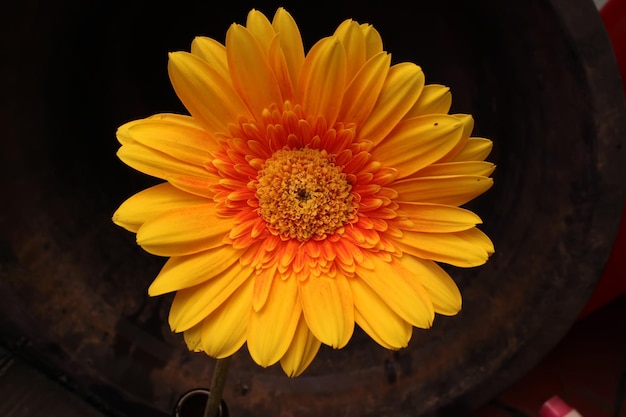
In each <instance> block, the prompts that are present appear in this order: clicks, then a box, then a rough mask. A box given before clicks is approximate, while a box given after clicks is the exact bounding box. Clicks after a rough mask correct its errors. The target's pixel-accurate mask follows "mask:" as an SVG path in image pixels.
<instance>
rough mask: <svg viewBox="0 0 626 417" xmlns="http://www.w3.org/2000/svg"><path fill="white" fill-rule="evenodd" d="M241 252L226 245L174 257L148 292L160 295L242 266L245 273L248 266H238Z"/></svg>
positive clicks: (166, 264)
mask: <svg viewBox="0 0 626 417" xmlns="http://www.w3.org/2000/svg"><path fill="white" fill-rule="evenodd" d="M240 255H241V251H240V250H236V249H233V247H232V246H231V245H224V246H220V247H218V248H215V249H211V250H207V251H205V252H201V253H195V254H193V255H188V256H176V257H173V258H170V259H169V260H168V261H167V262H166V263H165V265H164V266H163V268H162V269H161V272H159V275H157V277H156V278H155V279H154V281H153V282H152V284H151V285H150V287H149V288H148V294H150V295H151V296H156V295H161V294H166V293H168V292H172V291H178V290H181V289H183V288H190V287H193V286H195V285H198V284H202V283H203V282H205V281H207V280H210V279H212V278H214V277H216V276H219V275H220V274H222V273H228V274H230V273H235V272H237V271H240V270H241V273H242V274H243V273H244V272H246V271H247V270H245V269H241V267H238V266H237V264H238V263H239V262H238V257H239V256H240ZM225 271H226V272H225Z"/></svg>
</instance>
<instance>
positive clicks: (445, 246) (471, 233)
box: [398, 227, 494, 268]
mask: <svg viewBox="0 0 626 417" xmlns="http://www.w3.org/2000/svg"><path fill="white" fill-rule="evenodd" d="M398 247H399V248H400V249H401V250H402V251H404V252H406V253H409V254H411V255H413V256H416V257H418V258H422V259H430V260H433V261H437V262H443V263H447V264H450V265H454V266H459V267H463V268H469V267H473V266H479V265H482V264H484V263H485V262H487V259H488V258H489V255H491V254H492V253H493V251H494V250H493V243H491V240H489V238H488V237H487V235H485V234H484V233H482V232H480V231H479V230H478V229H476V228H475V227H474V228H472V229H468V230H464V231H461V232H455V233H421V232H412V231H403V233H402V238H401V239H399V241H398Z"/></svg>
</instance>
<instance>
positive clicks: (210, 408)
mask: <svg viewBox="0 0 626 417" xmlns="http://www.w3.org/2000/svg"><path fill="white" fill-rule="evenodd" d="M231 358H232V356H229V357H227V358H222V359H218V360H217V363H216V364H215V370H214V371H213V380H212V381H211V394H210V395H209V399H208V401H207V403H206V408H205V409H204V417H218V416H219V415H220V412H219V407H220V401H221V400H222V393H223V392H224V385H225V384H226V376H228V367H229V366H230V359H231Z"/></svg>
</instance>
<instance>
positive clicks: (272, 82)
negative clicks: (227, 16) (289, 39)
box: [226, 24, 283, 118]
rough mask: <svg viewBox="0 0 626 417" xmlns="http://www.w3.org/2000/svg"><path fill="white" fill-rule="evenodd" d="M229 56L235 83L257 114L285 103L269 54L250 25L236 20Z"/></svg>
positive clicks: (230, 32)
mask: <svg viewBox="0 0 626 417" xmlns="http://www.w3.org/2000/svg"><path fill="white" fill-rule="evenodd" d="M226 56H227V58H228V66H229V68H230V73H231V76H232V79H233V85H234V87H235V89H236V90H237V92H238V93H239V95H240V96H241V97H243V99H244V100H245V102H246V104H247V105H248V108H249V109H250V110H251V111H252V112H253V113H254V114H255V116H257V117H258V118H260V117H261V114H262V113H263V110H265V109H266V108H268V107H269V106H270V105H272V104H277V105H279V106H280V105H282V103H283V98H282V96H281V93H280V88H279V86H278V81H277V80H276V77H275V76H274V73H273V71H272V69H271V68H270V65H269V62H268V60H267V56H266V54H265V52H264V51H263V50H262V49H261V46H260V45H259V43H258V42H257V41H256V39H255V38H254V36H252V34H251V33H250V31H249V30H248V29H246V28H245V27H243V26H241V25H237V24H233V25H232V26H231V27H230V29H228V32H227V33H226Z"/></svg>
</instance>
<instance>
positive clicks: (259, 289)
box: [252, 264, 277, 311]
mask: <svg viewBox="0 0 626 417" xmlns="http://www.w3.org/2000/svg"><path fill="white" fill-rule="evenodd" d="M276 268H277V265H276V264H274V265H273V266H271V267H269V268H265V269H263V270H262V271H261V272H260V273H259V274H258V275H257V276H256V277H254V291H253V292H252V308H253V309H254V311H259V310H261V309H262V308H263V306H264V305H265V302H266V301H267V298H268V297H269V294H270V290H271V289H272V280H274V278H275V277H276Z"/></svg>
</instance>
